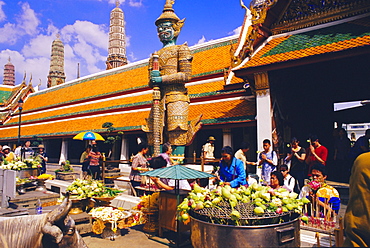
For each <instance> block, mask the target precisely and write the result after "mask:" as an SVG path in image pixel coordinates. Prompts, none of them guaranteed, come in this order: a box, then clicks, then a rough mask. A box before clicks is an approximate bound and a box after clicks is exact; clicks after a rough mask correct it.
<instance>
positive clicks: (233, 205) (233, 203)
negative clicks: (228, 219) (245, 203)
mask: <svg viewBox="0 0 370 248" xmlns="http://www.w3.org/2000/svg"><path fill="white" fill-rule="evenodd" d="M237 204H238V202H236V201H230V206H231V207H236V205H237Z"/></svg>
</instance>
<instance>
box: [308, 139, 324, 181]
mask: <svg viewBox="0 0 370 248" xmlns="http://www.w3.org/2000/svg"><path fill="white" fill-rule="evenodd" d="M308 150H309V154H308V156H307V161H306V163H307V164H308V176H311V168H312V165H313V164H315V163H316V161H317V162H319V163H321V164H323V165H325V164H326V160H327V158H328V149H327V148H326V147H325V146H323V145H321V144H320V142H319V138H318V137H317V136H316V135H311V137H310V147H309V149H308Z"/></svg>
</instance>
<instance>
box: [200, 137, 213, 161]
mask: <svg viewBox="0 0 370 248" xmlns="http://www.w3.org/2000/svg"><path fill="white" fill-rule="evenodd" d="M215 141H216V139H215V137H213V136H209V138H208V140H207V143H206V144H204V145H203V149H202V153H203V154H202V155H203V158H204V159H215V155H214V151H215V145H214V143H215Z"/></svg>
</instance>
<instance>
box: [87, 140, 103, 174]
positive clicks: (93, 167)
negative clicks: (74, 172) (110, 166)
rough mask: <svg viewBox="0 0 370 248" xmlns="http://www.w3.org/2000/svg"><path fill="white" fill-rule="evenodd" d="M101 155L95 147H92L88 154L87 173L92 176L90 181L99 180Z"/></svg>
mask: <svg viewBox="0 0 370 248" xmlns="http://www.w3.org/2000/svg"><path fill="white" fill-rule="evenodd" d="M101 157H102V155H101V153H100V152H99V150H98V147H97V146H96V145H95V146H93V147H92V150H91V151H90V153H89V156H88V160H89V161H90V164H89V171H90V174H91V176H92V179H100V178H101V177H100V159H101Z"/></svg>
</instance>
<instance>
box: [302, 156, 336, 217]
mask: <svg viewBox="0 0 370 248" xmlns="http://www.w3.org/2000/svg"><path fill="white" fill-rule="evenodd" d="M311 174H312V178H313V181H312V182H310V183H309V184H308V185H305V186H303V188H302V190H301V193H300V195H299V198H303V197H307V198H310V200H314V199H315V196H316V197H317V198H318V199H319V201H318V205H319V206H320V207H322V208H325V210H326V211H331V212H335V213H338V211H339V208H340V198H339V193H338V191H337V190H336V189H335V188H334V187H332V186H330V185H328V184H326V183H325V180H326V178H327V177H328V176H327V173H326V168H325V165H323V164H321V163H316V164H314V165H313V166H312V170H311ZM315 192H316V193H315ZM326 211H325V212H326Z"/></svg>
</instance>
